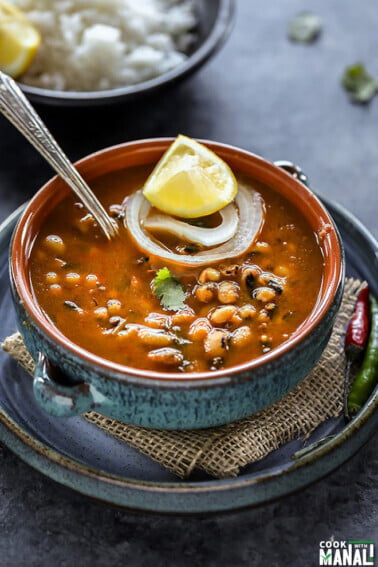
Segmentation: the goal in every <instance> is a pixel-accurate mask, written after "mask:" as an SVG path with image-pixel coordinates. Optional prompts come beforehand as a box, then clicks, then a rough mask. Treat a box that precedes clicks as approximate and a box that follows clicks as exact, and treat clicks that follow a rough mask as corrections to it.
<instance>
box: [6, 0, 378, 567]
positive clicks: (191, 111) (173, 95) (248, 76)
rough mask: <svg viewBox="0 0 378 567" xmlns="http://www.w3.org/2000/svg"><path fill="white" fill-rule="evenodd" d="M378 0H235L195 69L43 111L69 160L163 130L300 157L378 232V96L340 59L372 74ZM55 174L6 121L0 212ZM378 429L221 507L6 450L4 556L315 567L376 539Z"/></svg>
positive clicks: (319, 183) (17, 562)
mask: <svg viewBox="0 0 378 567" xmlns="http://www.w3.org/2000/svg"><path fill="white" fill-rule="evenodd" d="M303 9H312V10H314V11H316V12H317V13H318V14H319V15H320V16H321V17H322V18H323V22H324V29H323V33H322V35H321V37H320V38H319V40H318V41H317V42H316V43H315V44H313V45H297V44H292V43H290V42H289V41H288V40H287V37H286V29H287V24H288V20H289V19H290V18H291V17H292V16H293V15H295V14H296V13H297V12H299V11H301V10H303ZM377 11H378V8H377V5H376V2H375V1H374V0H365V1H364V2H355V0H334V1H333V2H328V0H318V1H316V2H315V1H312V2H311V1H307V2H305V3H303V2H302V1H301V0H286V2H284V3H283V2H278V1H276V2H272V3H270V2H267V1H262V0H239V2H238V14H237V21H236V25H235V29H234V31H233V34H232V37H231V38H230V40H229V42H228V43H227V45H226V46H225V48H224V49H223V50H222V52H221V53H219V54H218V55H217V57H216V58H215V59H214V60H213V61H212V62H210V63H209V64H208V65H207V66H206V67H205V68H204V69H203V70H201V71H200V72H199V73H198V74H197V75H196V76H195V77H192V78H191V79H190V80H188V81H187V82H185V83H184V84H182V85H180V86H179V87H177V88H175V89H174V90H172V91H170V92H167V93H163V94H161V95H159V97H158V98H154V99H149V100H147V101H144V102H139V103H133V104H131V105H129V106H127V107H119V108H109V109H103V110H93V109H92V110H87V111H84V110H67V109H54V108H40V109H39V110H40V111H41V113H42V115H43V117H44V119H45V120H46V122H47V124H48V125H49V127H50V128H51V130H52V131H53V133H54V134H55V135H56V137H57V138H58V139H59V140H60V141H61V143H62V146H63V147H64V149H65V150H66V151H67V153H68V154H69V156H70V157H71V158H73V159H76V158H79V157H81V156H83V155H85V154H87V153H88V152H91V151H94V150H97V149H99V148H101V147H104V146H107V145H110V144H116V143H119V142H122V141H125V140H129V139H134V138H142V137H149V136H160V135H163V136H164V135H176V134H177V133H178V132H183V133H186V134H187V135H190V136H196V137H203V138H209V139H214V140H218V141H222V142H227V143H231V144H235V145H239V146H242V147H244V148H246V149H249V150H253V151H255V152H256V153H259V154H261V155H263V156H265V157H267V158H268V159H271V160H274V159H289V160H293V161H296V162H298V163H299V164H301V166H302V167H303V169H304V170H305V171H306V172H307V174H308V175H309V177H310V180H311V182H312V185H313V187H315V188H316V189H318V190H319V191H320V193H322V194H324V195H326V196H328V197H330V198H333V199H336V200H337V201H339V202H340V203H342V204H343V205H344V206H346V207H347V208H348V209H350V210H352V211H353V212H354V213H355V214H356V215H357V216H358V217H359V218H360V219H361V220H362V221H363V222H364V223H365V224H366V226H367V227H368V228H369V229H370V230H371V231H372V232H373V233H375V235H376V236H377V235H378V220H377V219H378V215H377V212H378V211H377V209H378V206H377V202H378V199H377V185H378V150H377V147H378V146H377V137H378V127H377V124H378V97H377V99H376V100H373V101H372V103H371V104H370V105H369V106H365V107H362V106H356V105H352V104H351V103H350V102H349V101H348V98H347V96H346V94H345V93H344V92H343V90H342V88H341V86H340V76H341V74H342V71H343V69H344V67H345V66H346V65H348V64H351V63H353V62H355V61H359V60H361V61H364V62H365V63H366V64H367V66H368V68H369V69H370V70H371V72H372V73H374V74H375V75H377V76H378V64H377V59H376V54H377V52H378V34H377V30H376V22H377V13H378V12H377ZM49 176H50V170H49V168H48V166H47V165H45V164H44V163H43V162H42V159H41V158H39V157H38V156H37V155H36V153H35V152H34V150H32V149H31V148H30V147H29V146H28V144H27V143H26V142H25V141H23V140H22V139H21V137H20V135H19V134H18V133H17V132H16V131H15V130H14V129H13V128H12V127H11V126H10V125H9V124H7V123H6V121H5V120H4V119H2V118H0V207H1V208H0V219H3V218H5V217H6V216H7V215H8V214H9V213H10V212H11V211H12V210H13V209H14V208H15V207H16V206H17V205H19V204H21V203H22V202H24V201H25V200H26V199H27V198H29V197H31V196H32V195H33V194H34V192H35V191H36V189H37V188H38V187H39V186H40V185H41V183H42V182H43V181H45V180H46V179H47V178H48V177H49ZM376 449H377V438H376V437H375V439H372V440H371V441H370V442H369V443H368V444H367V445H366V446H365V447H364V448H362V449H361V450H360V451H359V452H358V454H357V455H356V456H354V457H353V458H352V459H351V460H350V461H349V462H348V463H346V464H345V465H344V466H343V467H342V468H340V469H339V470H337V471H335V472H334V473H333V474H331V475H330V476H328V477H327V478H326V479H323V480H321V481H319V482H317V483H316V484H314V485H313V486H311V487H309V488H307V489H305V490H303V491H302V492H300V493H298V494H295V495H292V496H289V497H286V498H285V499H283V500H281V501H279V502H277V503H273V504H269V505H267V506H264V507H261V508H259V509H257V510H250V511H244V512H238V513H234V514H231V515H227V516H212V517H209V518H204V517H202V518H175V517H158V516H155V517H147V516H143V515H142V516H136V515H132V514H130V513H128V512H125V511H119V510H115V509H113V508H110V507H106V506H102V505H100V504H97V503H94V502H91V501H89V500H87V499H86V498H84V497H82V496H80V495H78V494H74V493H73V492H71V491H69V490H68V489H66V488H64V487H61V486H59V485H57V484H55V483H54V482H52V481H50V480H49V479H46V478H44V477H43V476H42V475H41V474H40V473H38V472H36V471H34V470H33V469H31V468H30V467H29V466H28V465H26V464H24V463H23V462H21V461H20V460H19V459H18V458H17V457H15V456H14V455H13V454H12V453H11V452H10V451H9V450H8V449H6V448H3V449H1V450H0V565H1V566H4V567H13V566H14V567H18V566H36V567H37V566H38V567H40V566H50V565H59V566H71V565H73V564H75V563H77V564H79V565H81V566H87V565H88V566H89V565H91V566H92V565H93V566H97V565H99V566H103V565H106V566H108V565H109V566H113V565H114V566H116V565H128V566H133V567H134V566H135V567H144V566H146V567H147V566H148V567H149V566H151V565H154V566H155V567H160V566H167V565H172V566H181V565H183V566H193V567H196V566H201V567H203V566H206V567H219V566H222V567H223V566H227V567H228V566H233V567H242V566H252V565H253V566H254V565H257V566H262V565H269V566H272V567H274V566H286V565H298V566H312V565H318V544H319V541H320V540H322V539H328V538H330V537H331V536H332V535H333V536H335V538H341V539H348V538H355V539H357V538H359V539H370V540H375V541H376V542H377V541H378V537H377V536H378V527H377V508H378V505H377V504H378V502H377V500H378V499H377V491H376V486H377V480H378V479H377V451H376Z"/></svg>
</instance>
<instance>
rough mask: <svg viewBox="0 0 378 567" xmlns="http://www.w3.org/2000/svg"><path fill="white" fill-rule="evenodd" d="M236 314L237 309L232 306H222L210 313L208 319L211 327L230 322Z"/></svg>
mask: <svg viewBox="0 0 378 567" xmlns="http://www.w3.org/2000/svg"><path fill="white" fill-rule="evenodd" d="M237 312H238V309H237V307H235V306H234V305H222V307H217V308H216V309H214V311H213V312H212V313H210V316H209V319H210V321H211V323H212V324H213V325H223V323H227V322H228V321H231V320H232V318H233V317H234V316H235V315H236V314H237Z"/></svg>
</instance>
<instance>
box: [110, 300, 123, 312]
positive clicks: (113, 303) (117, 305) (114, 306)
mask: <svg viewBox="0 0 378 567" xmlns="http://www.w3.org/2000/svg"><path fill="white" fill-rule="evenodd" d="M106 307H107V309H108V313H109V315H110V316H112V315H118V314H119V313H120V312H121V309H122V303H121V302H120V301H119V300H118V299H109V300H108V301H107V302H106Z"/></svg>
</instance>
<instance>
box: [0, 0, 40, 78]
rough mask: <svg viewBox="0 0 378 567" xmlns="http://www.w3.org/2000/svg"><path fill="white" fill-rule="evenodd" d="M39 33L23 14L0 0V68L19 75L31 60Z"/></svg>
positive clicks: (15, 75) (37, 43)
mask: <svg viewBox="0 0 378 567" xmlns="http://www.w3.org/2000/svg"><path fill="white" fill-rule="evenodd" d="M40 43H41V35H40V33H39V31H38V30H37V29H36V28H35V27H34V25H33V24H32V23H31V22H30V21H29V20H28V19H27V17H26V16H25V14H24V13H23V12H22V11H21V10H19V9H18V8H16V7H15V6H13V5H12V4H9V3H8V2H3V0H0V70H1V71H4V73H7V74H8V75H10V76H11V77H14V78H16V77H19V76H20V75H21V74H22V73H23V72H24V71H26V69H27V68H28V67H29V65H30V63H31V62H32V60H33V58H34V55H35V53H36V51H37V49H38V46H39V44H40Z"/></svg>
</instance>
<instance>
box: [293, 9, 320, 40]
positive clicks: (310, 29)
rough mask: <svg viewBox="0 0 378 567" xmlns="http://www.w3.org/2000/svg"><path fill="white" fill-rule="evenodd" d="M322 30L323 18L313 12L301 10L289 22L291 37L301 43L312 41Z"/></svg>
mask: <svg viewBox="0 0 378 567" xmlns="http://www.w3.org/2000/svg"><path fill="white" fill-rule="evenodd" d="M321 31H322V20H321V18H320V17H319V16H318V15H317V14H314V13H313V12H301V13H300V14H297V15H296V16H295V17H294V18H293V19H292V20H291V21H290V22H289V29H288V35H289V39H291V40H292V41H296V42H299V43H312V42H313V41H315V40H316V39H317V38H318V36H319V35H320V32H321Z"/></svg>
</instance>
